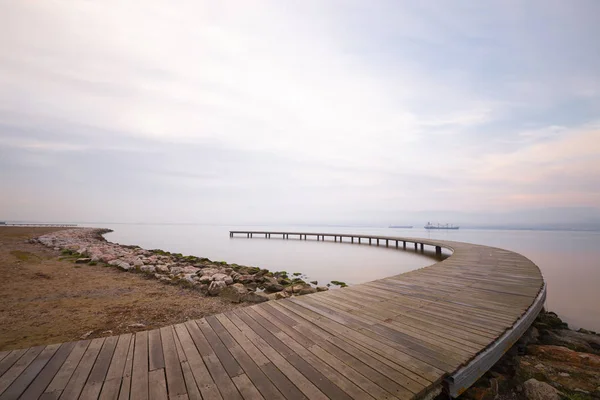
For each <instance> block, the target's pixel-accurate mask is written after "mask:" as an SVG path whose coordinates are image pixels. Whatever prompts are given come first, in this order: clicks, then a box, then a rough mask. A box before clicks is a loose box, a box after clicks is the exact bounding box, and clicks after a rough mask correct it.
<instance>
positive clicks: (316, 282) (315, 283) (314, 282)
mask: <svg viewBox="0 0 600 400" xmlns="http://www.w3.org/2000/svg"><path fill="white" fill-rule="evenodd" d="M310 283H312V284H313V285H318V284H319V282H318V281H310Z"/></svg>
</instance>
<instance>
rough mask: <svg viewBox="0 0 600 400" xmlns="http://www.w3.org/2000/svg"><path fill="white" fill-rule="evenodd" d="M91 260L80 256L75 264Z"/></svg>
mask: <svg viewBox="0 0 600 400" xmlns="http://www.w3.org/2000/svg"><path fill="white" fill-rule="evenodd" d="M90 261H92V259H91V258H78V259H77V260H75V264H87V263H89V262H90Z"/></svg>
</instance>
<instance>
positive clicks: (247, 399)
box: [233, 374, 265, 400]
mask: <svg viewBox="0 0 600 400" xmlns="http://www.w3.org/2000/svg"><path fill="white" fill-rule="evenodd" d="M233 383H234V384H235V386H236V387H237V388H238V390H239V392H240V393H241V394H242V397H243V398H244V400H264V399H265V398H264V397H263V396H261V394H260V393H259V392H258V390H256V387H254V385H253V384H252V382H251V381H250V379H248V377H247V376H246V375H245V374H240V375H237V376H235V377H234V378H233Z"/></svg>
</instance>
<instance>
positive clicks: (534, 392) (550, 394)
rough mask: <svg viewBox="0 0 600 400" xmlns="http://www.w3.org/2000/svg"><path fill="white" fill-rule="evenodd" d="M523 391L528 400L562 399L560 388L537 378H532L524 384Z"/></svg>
mask: <svg viewBox="0 0 600 400" xmlns="http://www.w3.org/2000/svg"><path fill="white" fill-rule="evenodd" d="M523 391H524V392H525V397H527V399H528V400H560V396H559V395H558V390H556V389H555V388H553V387H552V386H550V385H549V384H547V383H546V382H540V381H538V380H537V379H535V378H531V379H529V380H528V381H526V382H525V383H524V384H523Z"/></svg>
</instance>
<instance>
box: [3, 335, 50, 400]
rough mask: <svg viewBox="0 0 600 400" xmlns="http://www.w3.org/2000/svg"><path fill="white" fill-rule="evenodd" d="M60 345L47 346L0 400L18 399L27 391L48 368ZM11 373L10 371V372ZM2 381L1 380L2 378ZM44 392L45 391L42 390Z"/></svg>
mask: <svg viewBox="0 0 600 400" xmlns="http://www.w3.org/2000/svg"><path fill="white" fill-rule="evenodd" d="M59 347H60V344H52V345H49V346H46V348H45V349H44V350H42V352H41V353H39V355H38V356H37V357H36V358H35V359H34V360H33V361H32V362H31V364H29V366H28V367H27V368H25V370H24V371H23V372H22V373H21V374H20V375H19V377H18V378H17V379H16V380H14V381H13V382H12V383H11V384H10V386H9V387H8V388H7V389H6V390H5V391H4V393H2V395H0V400H7V399H16V398H18V397H19V396H20V395H21V394H22V393H23V392H24V391H25V389H27V387H28V386H29V384H30V383H31V382H32V381H33V380H34V379H35V377H36V376H37V375H38V374H39V373H40V371H41V370H42V368H44V367H45V366H46V364H47V363H48V361H50V359H51V358H52V356H53V355H54V354H55V353H56V351H57V350H58V348H59ZM9 371H10V370H9ZM0 381H1V378H0ZM42 391H43V390H42Z"/></svg>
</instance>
